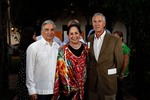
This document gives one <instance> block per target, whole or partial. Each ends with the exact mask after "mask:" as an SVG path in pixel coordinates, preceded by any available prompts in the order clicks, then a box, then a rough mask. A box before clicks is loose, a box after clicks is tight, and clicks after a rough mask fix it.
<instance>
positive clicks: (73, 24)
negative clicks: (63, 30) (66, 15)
mask: <svg viewBox="0 0 150 100" xmlns="http://www.w3.org/2000/svg"><path fill="white" fill-rule="evenodd" d="M71 27H76V28H77V29H78V30H79V33H80V34H81V33H82V31H81V29H80V25H79V23H77V22H73V23H71V24H70V26H69V27H68V28H67V35H69V30H70V28H71Z"/></svg>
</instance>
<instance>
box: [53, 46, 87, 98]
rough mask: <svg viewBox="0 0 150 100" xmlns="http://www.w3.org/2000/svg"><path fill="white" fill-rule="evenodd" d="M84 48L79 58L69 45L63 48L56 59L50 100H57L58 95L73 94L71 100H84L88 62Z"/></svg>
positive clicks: (85, 48) (85, 47)
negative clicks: (52, 92) (52, 91)
mask: <svg viewBox="0 0 150 100" xmlns="http://www.w3.org/2000/svg"><path fill="white" fill-rule="evenodd" d="M83 45H84V48H83V50H82V53H81V55H80V56H76V55H74V53H73V52H72V51H71V50H70V49H69V48H68V46H69V44H67V45H65V46H63V47H62V48H61V50H60V51H59V54H58V57H57V67H56V76H55V85H54V95H53V99H52V100H57V99H58V98H59V97H61V96H60V93H64V94H65V93H72V92H73V93H74V95H73V97H72V98H71V100H79V99H80V100H83V99H84V85H85V81H86V78H87V65H88V62H89V57H88V47H87V45H85V44H83Z"/></svg>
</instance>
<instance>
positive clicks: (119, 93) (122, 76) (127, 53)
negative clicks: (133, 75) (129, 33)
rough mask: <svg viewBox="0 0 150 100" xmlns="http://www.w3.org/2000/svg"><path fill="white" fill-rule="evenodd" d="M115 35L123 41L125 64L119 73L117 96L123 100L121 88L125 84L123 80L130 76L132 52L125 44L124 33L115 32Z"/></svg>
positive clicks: (119, 99)
mask: <svg viewBox="0 0 150 100" xmlns="http://www.w3.org/2000/svg"><path fill="white" fill-rule="evenodd" d="M114 35H116V36H117V37H119V38H120V39H121V40H122V49H123V54H124V63H123V66H122V68H121V70H120V71H119V73H118V91H117V95H116V100H123V94H122V91H121V87H122V84H123V79H125V77H127V75H128V74H129V62H130V59H129V56H130V52H131V50H130V48H128V46H127V45H126V44H125V43H123V33H122V32H121V31H115V32H114Z"/></svg>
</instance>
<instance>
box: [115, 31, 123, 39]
mask: <svg viewBox="0 0 150 100" xmlns="http://www.w3.org/2000/svg"><path fill="white" fill-rule="evenodd" d="M115 33H117V34H118V36H119V37H120V38H121V37H123V33H122V32H121V31H115V32H114V34H115Z"/></svg>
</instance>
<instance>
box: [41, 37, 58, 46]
mask: <svg viewBox="0 0 150 100" xmlns="http://www.w3.org/2000/svg"><path fill="white" fill-rule="evenodd" d="M41 41H42V43H43V45H47V44H48V45H49V42H47V41H46V40H45V39H44V38H43V37H42V39H41ZM55 44H56V42H55V41H54V40H53V43H52V45H55Z"/></svg>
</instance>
